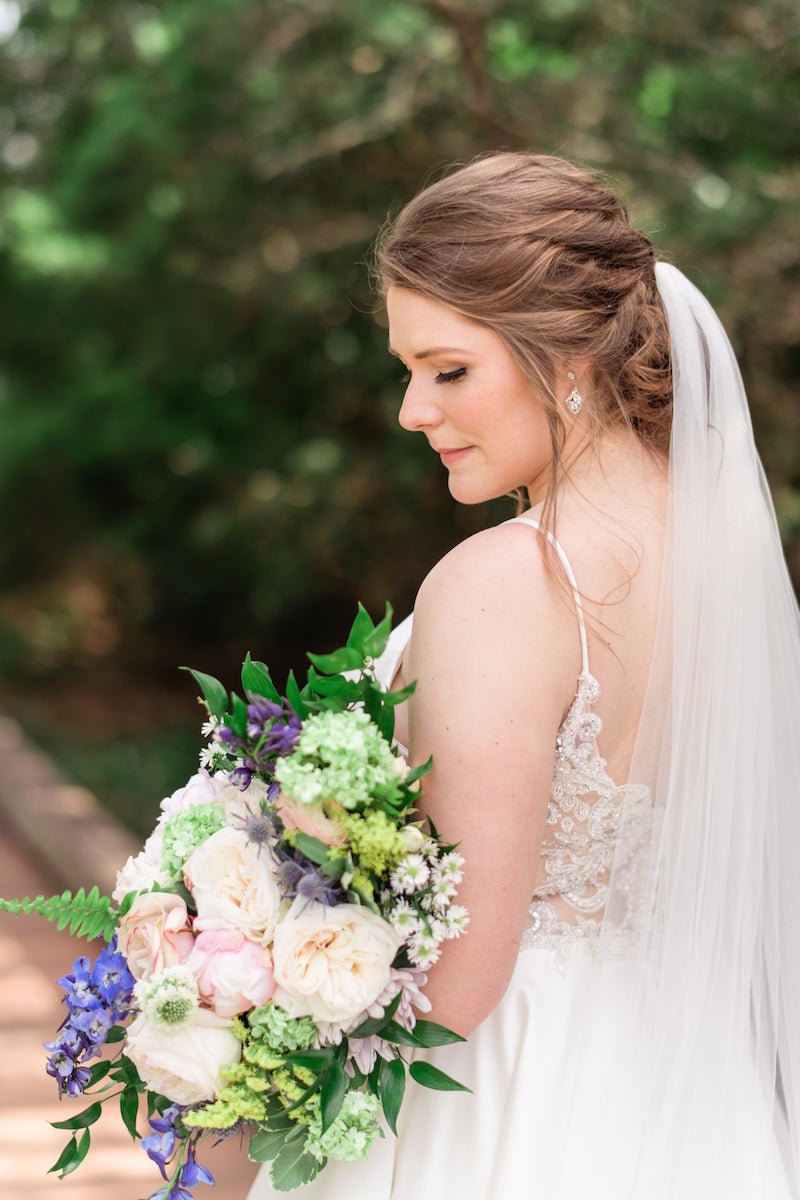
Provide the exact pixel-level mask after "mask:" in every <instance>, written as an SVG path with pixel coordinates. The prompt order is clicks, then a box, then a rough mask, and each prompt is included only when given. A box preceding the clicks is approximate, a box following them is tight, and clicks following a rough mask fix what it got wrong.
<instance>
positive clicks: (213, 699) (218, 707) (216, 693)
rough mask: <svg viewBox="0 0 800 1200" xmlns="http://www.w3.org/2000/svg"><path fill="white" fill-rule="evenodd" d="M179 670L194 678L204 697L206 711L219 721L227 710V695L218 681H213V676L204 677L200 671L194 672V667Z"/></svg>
mask: <svg viewBox="0 0 800 1200" xmlns="http://www.w3.org/2000/svg"><path fill="white" fill-rule="evenodd" d="M181 670H182V671H189V673H190V674H191V675H193V676H194V678H195V681H196V682H197V684H198V685H199V687H200V690H201V692H202V693H203V696H204V697H205V701H206V704H207V705H208V711H209V712H210V713H211V715H212V717H216V718H217V719H218V720H220V721H221V720H222V718H223V717H224V716H225V713H226V710H227V708H228V693H227V692H226V691H225V688H224V687H223V686H222V684H221V683H220V681H219V680H218V679H215V678H214V676H213V675H205V674H203V672H202V671H195V669H194V667H181Z"/></svg>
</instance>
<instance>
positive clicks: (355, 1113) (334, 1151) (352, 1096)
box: [305, 1092, 383, 1162]
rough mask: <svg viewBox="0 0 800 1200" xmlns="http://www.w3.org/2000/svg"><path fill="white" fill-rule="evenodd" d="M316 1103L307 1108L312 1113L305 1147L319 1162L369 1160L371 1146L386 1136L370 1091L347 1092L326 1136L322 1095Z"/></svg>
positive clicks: (315, 1098)
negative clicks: (321, 1101) (329, 1159)
mask: <svg viewBox="0 0 800 1200" xmlns="http://www.w3.org/2000/svg"><path fill="white" fill-rule="evenodd" d="M313 1100H314V1101H315V1103H314V1104H313V1105H312V1104H308V1105H306V1106H305V1107H306V1108H307V1109H308V1110H309V1113H310V1120H309V1124H308V1138H307V1140H306V1146H305V1148H306V1150H307V1152H308V1153H309V1154H313V1155H314V1157H315V1158H316V1159H317V1161H318V1162H322V1160H323V1159H324V1158H339V1159H344V1161H345V1162H353V1161H354V1160H355V1159H357V1158H366V1156H367V1154H368V1153H369V1150H370V1147H371V1146H372V1144H373V1143H374V1142H376V1141H377V1139H378V1138H379V1137H383V1131H382V1129H381V1127H380V1124H379V1122H378V1111H379V1109H380V1101H379V1100H378V1098H377V1096H373V1095H372V1093H371V1092H347V1093H346V1094H345V1097H344V1100H343V1101H342V1107H341V1108H340V1109H339V1113H338V1115H337V1117H336V1120H335V1121H334V1122H333V1123H332V1124H331V1125H330V1126H329V1128H328V1129H326V1130H325V1132H324V1133H323V1132H322V1116H321V1113H320V1103H319V1096H314V1097H313Z"/></svg>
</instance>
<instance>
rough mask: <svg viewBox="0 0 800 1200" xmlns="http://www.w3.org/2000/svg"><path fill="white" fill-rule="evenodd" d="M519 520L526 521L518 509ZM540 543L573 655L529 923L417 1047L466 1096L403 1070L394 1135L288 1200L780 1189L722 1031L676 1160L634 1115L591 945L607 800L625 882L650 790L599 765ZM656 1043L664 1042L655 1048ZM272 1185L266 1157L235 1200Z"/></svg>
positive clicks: (699, 1082) (626, 1052)
mask: <svg viewBox="0 0 800 1200" xmlns="http://www.w3.org/2000/svg"><path fill="white" fill-rule="evenodd" d="M516 520H518V521H521V522H523V523H527V524H530V525H534V526H535V527H536V528H538V526H536V525H535V522H534V521H533V520H531V519H530V518H525V517H523V518H516ZM551 540H552V539H551ZM553 545H554V548H555V549H556V551H557V553H558V554H559V556H560V557H561V560H562V563H563V565H564V569H565V571H566V574H567V576H568V578H569V580H570V583H571V585H572V588H573V593H574V597H575V604H576V609H577V614H578V620H579V626H580V635H581V643H582V650H583V664H582V670H581V674H580V676H579V679H578V686H577V690H576V695H575V699H574V701H573V704H572V706H571V707H570V710H569V712H568V714H567V716H566V718H565V720H564V722H563V724H562V726H561V729H560V731H559V736H558V742H557V747H556V760H555V772H554V779H553V786H552V790H551V798H550V805H549V811H548V818H547V828H546V833H545V839H544V842H543V845H542V850H541V860H540V871H539V878H538V881H537V888H536V891H535V893H534V897H533V900H532V903H531V907H530V920H529V925H528V928H527V929H526V932H525V934H524V937H523V943H522V948H521V950H520V953H519V958H518V961H517V965H516V968H515V970H514V974H513V976H512V979H511V982H510V984H509V987H508V989H507V991H506V994H505V995H504V997H503V999H502V1001H501V1002H500V1004H499V1005H498V1006H497V1008H496V1009H495V1010H494V1011H493V1012H492V1013H491V1014H490V1016H489V1017H487V1018H486V1020H485V1021H484V1022H483V1023H482V1024H481V1025H480V1027H479V1028H478V1029H477V1030H476V1031H475V1032H474V1033H473V1034H472V1035H471V1037H470V1038H469V1040H468V1041H467V1042H466V1043H464V1044H458V1045H455V1046H446V1047H442V1048H440V1049H437V1050H434V1051H428V1052H425V1054H424V1057H425V1058H427V1059H428V1061H431V1062H434V1063H435V1064H436V1065H437V1066H439V1067H441V1068H442V1069H443V1070H444V1071H446V1072H447V1073H448V1074H450V1075H452V1076H454V1077H455V1078H456V1079H458V1080H460V1081H461V1082H463V1083H465V1084H467V1085H468V1086H469V1087H470V1088H471V1089H472V1093H471V1094H468V1093H449V1092H436V1091H431V1090H428V1089H426V1088H423V1087H420V1086H419V1085H417V1084H415V1083H413V1082H409V1086H408V1090H407V1093H406V1098H405V1101H404V1104H403V1109H402V1111H401V1116H400V1121H399V1128H398V1137H397V1138H396V1139H395V1138H394V1137H393V1136H392V1134H391V1133H388V1132H387V1134H386V1137H385V1138H384V1139H383V1140H382V1141H380V1142H378V1143H377V1144H376V1145H375V1146H374V1147H373V1149H372V1151H371V1152H370V1156H369V1158H368V1159H366V1160H361V1161H359V1162H356V1163H338V1162H329V1163H328V1165H327V1166H326V1167H325V1169H324V1170H323V1171H322V1172H321V1173H320V1175H318V1176H317V1178H316V1179H315V1180H314V1181H313V1182H312V1183H311V1184H309V1185H307V1186H306V1187H304V1188H302V1189H301V1190H300V1192H299V1197H300V1198H301V1200H516V1198H517V1197H521V1198H522V1197H530V1198H531V1200H534V1198H536V1200H540V1198H542V1200H543V1198H545V1197H546V1198H547V1200H589V1198H591V1200H790V1191H789V1189H788V1187H787V1184H786V1182H785V1177H784V1173H783V1171H782V1169H781V1167H780V1164H779V1159H778V1152H777V1147H776V1145H775V1142H774V1140H773V1134H772V1131H771V1127H770V1124H769V1119H768V1116H767V1112H768V1104H767V1103H766V1102H765V1101H764V1099H763V1098H762V1096H761V1094H760V1092H759V1088H758V1084H757V1083H756V1080H755V1075H754V1073H753V1072H752V1069H751V1067H750V1065H749V1064H748V1063H747V1062H746V1061H742V1062H740V1063H737V1064H735V1065H734V1068H733V1070H732V1069H731V1063H730V1058H731V1056H730V1053H729V1049H728V1047H726V1046H725V1045H723V1044H720V1046H719V1047H718V1055H717V1061H718V1062H719V1065H720V1071H719V1073H717V1072H716V1071H711V1072H706V1076H705V1078H698V1079H696V1080H695V1081H694V1095H693V1096H692V1105H691V1111H692V1114H693V1115H692V1119H691V1121H688V1120H687V1125H686V1129H685V1131H684V1136H683V1138H682V1144H681V1151H680V1156H679V1160H671V1159H670V1156H669V1155H665V1154H664V1152H663V1151H664V1147H663V1146H662V1145H661V1144H660V1142H659V1137H660V1129H659V1127H658V1122H657V1121H656V1122H652V1121H650V1122H649V1123H648V1124H647V1125H645V1124H644V1123H643V1116H642V1114H643V1113H644V1112H645V1111H647V1109H648V1103H647V1102H648V1098H649V1088H650V1087H651V1085H652V1083H653V1080H654V1078H655V1077H656V1075H657V1072H658V1064H657V1063H653V1062H647V1061H643V1059H642V1057H641V1056H640V1055H639V1054H637V1046H636V1040H635V1037H634V1036H633V1035H632V1033H631V1030H632V1024H631V1022H630V1020H629V1015H628V1012H627V1001H628V998H629V996H630V995H631V992H632V988H631V979H630V971H631V969H632V968H631V966H630V964H629V962H628V960H626V957H625V954H624V952H621V953H620V954H618V955H611V956H600V955H598V953H597V950H598V947H599V945H600V940H601V939H600V934H601V930H602V928H603V909H604V903H605V899H606V888H607V881H608V877H609V872H610V869H611V864H612V858H613V857H614V852H615V844H616V841H617V834H618V829H619V824H620V820H621V814H622V812H623V809H624V810H625V812H626V814H627V818H626V820H627V821H629V827H630V830H631V831H633V833H632V836H631V837H630V839H629V844H630V851H629V854H630V873H629V877H630V880H631V889H632V892H635V881H636V869H637V863H636V848H637V839H636V835H635V830H636V825H637V812H638V811H639V810H641V815H642V816H644V814H645V812H646V810H647V808H648V792H647V789H646V788H643V787H637V786H635V785H633V786H632V785H624V786H622V787H620V786H617V785H616V784H615V783H614V782H613V781H612V780H611V779H610V778H609V777H608V776H607V775H606V774H605V770H604V768H605V762H604V760H603V759H602V758H601V757H600V755H599V752H598V749H597V741H596V739H597V736H598V734H599V732H600V728H601V725H600V720H599V718H598V717H597V716H596V715H595V714H594V712H593V711H592V705H593V703H594V701H596V699H597V696H598V695H599V690H600V689H599V684H598V683H597V681H596V680H595V679H594V677H593V676H592V675H591V674H590V671H589V662H588V654H587V643H586V633H585V628H584V621H583V614H582V609H581V605H580V596H579V594H578V592H577V588H576V585H575V580H574V577H573V574H572V571H571V569H570V566H569V563H568V561H567V560H566V557H565V556H564V554H563V551H562V550H561V548H560V546H558V545H557V543H555V542H554V541H553ZM410 620H411V619H410V618H409V619H408V620H407V621H405V622H403V623H402V625H400V626H398V628H397V629H396V630H395V631H394V632H393V634H392V637H391V639H390V643H389V645H388V646H387V649H386V652H385V654H384V656H383V658H382V660H381V662H380V664H379V677H380V678H381V680H382V681H385V682H386V683H387V684H388V682H390V681H391V679H392V677H393V675H394V671H395V667H396V664H397V661H398V659H399V657H400V654H401V653H402V650H403V648H404V646H405V643H406V641H407V640H408V636H409V634H410ZM617 849H618V848H617ZM616 863H617V864H618V863H619V858H617V860H616ZM622 944H624V942H622V941H621V945H622ZM662 1051H663V1052H664V1053H665V1054H666V1056H667V1057H668V1056H669V1047H668V1046H665V1047H662ZM420 1056H422V1055H420ZM723 1066H724V1072H723ZM723 1074H724V1075H725V1080H726V1082H725V1088H726V1101H730V1089H734V1090H738V1092H739V1093H740V1096H741V1102H740V1103H738V1104H737V1103H734V1104H730V1103H728V1104H727V1108H726V1111H727V1113H728V1114H730V1112H731V1111H733V1112H735V1113H737V1114H738V1116H737V1118H736V1119H735V1120H734V1121H732V1122H731V1127H730V1129H729V1131H726V1136H725V1138H724V1139H723V1140H724V1143H725V1151H724V1154H723V1155H719V1154H718V1153H715V1155H714V1156H713V1161H710V1160H709V1155H708V1153H707V1152H706V1146H707V1144H708V1139H707V1136H706V1134H707V1132H709V1131H710V1129H711V1127H712V1125H713V1123H714V1121H715V1119H716V1118H715V1114H716V1112H717V1110H718V1107H719V1106H718V1103H717V1101H718V1088H719V1083H718V1080H719V1079H721V1078H722V1076H723ZM687 1107H689V1106H687ZM698 1113H700V1114H701V1119H699V1120H698V1118H697V1114H698ZM726 1120H730V1115H728V1117H726ZM706 1122H708V1125H706ZM718 1142H719V1139H715V1140H714V1144H715V1145H717V1144H718ZM665 1158H666V1159H667V1160H668V1165H667V1167H666V1168H665V1165H664V1164H665ZM656 1164H657V1165H656ZM275 1194H276V1193H275V1192H274V1191H273V1189H272V1187H271V1185H270V1182H269V1166H268V1165H266V1166H265V1167H264V1168H263V1169H262V1170H261V1171H260V1172H259V1175H258V1177H257V1179H256V1182H255V1184H254V1186H253V1188H252V1190H251V1192H250V1193H249V1197H248V1200H266V1198H267V1197H269V1196H273V1195H275Z"/></svg>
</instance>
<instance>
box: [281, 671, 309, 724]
mask: <svg viewBox="0 0 800 1200" xmlns="http://www.w3.org/2000/svg"><path fill="white" fill-rule="evenodd" d="M286 699H287V700H288V701H289V703H290V704H291V706H292V708H293V709H294V711H295V712H296V713H297V715H298V717H300V718H301V719H302V718H303V717H306V716H308V709H307V708H306V706H305V704H304V703H303V697H302V696H301V695H300V688H299V687H298V686H297V680H296V679H295V677H294V671H290V672H289V677H288V679H287V680H286Z"/></svg>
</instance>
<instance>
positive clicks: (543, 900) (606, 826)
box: [522, 671, 650, 958]
mask: <svg viewBox="0 0 800 1200" xmlns="http://www.w3.org/2000/svg"><path fill="white" fill-rule="evenodd" d="M599 695H600V685H599V684H598V682H597V680H596V679H595V678H594V676H593V675H590V674H589V673H588V672H586V671H584V672H583V673H582V674H581V675H580V676H579V678H578V688H577V692H576V694H575V699H574V700H573V702H572V704H571V705H570V708H569V712H568V713H567V715H566V717H565V718H564V720H563V722H562V724H561V728H560V729H559V732H558V737H557V739H556V756H555V765H554V770H553V783H552V787H551V790H550V801H549V804H548V809H547V818H546V822H545V834H544V838H543V839H542V846H541V858H540V869H539V881H538V882H537V885H536V887H535V889H534V892H533V897H532V900H531V905H530V909H529V922H528V925H527V926H526V928H525V931H524V933H523V935H522V949H530V948H532V947H534V946H545V947H547V948H549V949H552V950H555V951H556V952H557V954H558V956H559V957H562V958H563V957H565V956H566V955H567V954H568V953H569V950H570V948H571V947H572V946H573V945H574V944H575V942H577V941H580V940H583V939H585V938H588V939H590V940H591V941H592V942H596V941H597V939H598V935H599V933H600V929H601V926H602V923H603V918H604V915H605V907H606V902H607V900H608V885H609V879H610V877H611V868H612V865H614V856H615V853H616V854H617V856H618V857H617V864H616V865H617V867H618V868H619V866H620V863H619V850H620V846H621V845H622V844H623V843H621V842H619V841H618V839H619V836H620V826H621V824H622V822H623V817H624V821H625V839H624V847H625V859H626V878H627V880H628V882H626V885H625V890H626V892H630V893H631V897H630V898H631V900H633V896H632V893H633V892H634V891H635V890H636V884H635V880H636V878H637V872H640V871H641V870H643V869H644V867H643V861H642V859H643V843H644V827H645V823H646V822H647V821H648V819H649V796H650V793H649V789H648V788H646V787H644V786H641V785H635V784H625V785H624V786H622V787H620V786H618V785H617V784H616V783H614V781H613V779H611V778H610V777H609V776H608V775H607V773H606V769H605V767H606V761H605V759H604V758H602V757H601V755H600V752H599V750H598V748H597V738H598V735H599V733H600V731H601V730H602V727H603V724H602V721H601V720H600V717H598V716H597V714H596V713H594V712H593V711H592V705H593V704H594V702H595V701H596V700H597V698H598V696H599ZM628 868H630V869H628ZM629 907H630V905H629Z"/></svg>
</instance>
